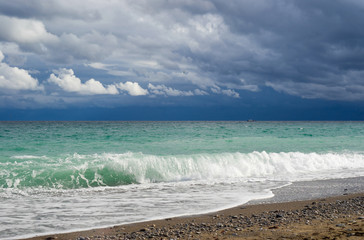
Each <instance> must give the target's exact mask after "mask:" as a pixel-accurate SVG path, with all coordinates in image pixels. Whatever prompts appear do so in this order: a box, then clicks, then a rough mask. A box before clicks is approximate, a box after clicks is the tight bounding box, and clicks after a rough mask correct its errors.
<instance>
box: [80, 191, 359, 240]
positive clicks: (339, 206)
mask: <svg viewBox="0 0 364 240" xmlns="http://www.w3.org/2000/svg"><path fill="white" fill-rule="evenodd" d="M363 206H364V197H356V198H352V199H350V200H345V201H336V202H333V203H329V204H327V203H324V202H322V201H318V202H312V204H310V205H307V206H305V207H304V208H303V209H301V210H293V211H269V212H263V213H260V214H259V215H254V214H253V215H251V216H243V215H239V216H237V215H230V216H224V215H214V216H211V222H200V223H199V222H197V221H194V222H192V221H191V222H189V223H184V224H176V225H172V224H171V226H165V227H162V228H159V227H157V226H156V225H152V226H148V228H142V229H140V230H139V231H138V232H132V233H125V232H124V233H120V234H119V235H118V236H117V238H116V239H169V240H172V239H194V238H197V239H198V238H199V236H200V235H202V234H210V235H211V236H213V235H215V236H216V238H218V239H220V237H221V236H224V235H225V236H234V237H239V236H240V235H239V234H242V232H243V231H245V229H246V231H250V230H249V227H252V226H259V227H260V229H261V231H267V230H268V229H269V230H270V231H275V229H278V228H279V227H281V226H284V225H285V224H289V223H292V222H300V223H304V224H307V225H310V224H312V220H313V219H327V220H329V221H333V220H334V219H337V218H339V217H344V216H348V215H350V214H356V215H359V216H360V215H362V216H360V217H358V218H357V219H359V220H363V219H364V208H363ZM165 220H167V221H168V220H171V219H170V218H167V219H165ZM349 225H350V224H349ZM336 227H341V228H345V227H346V225H345V224H343V223H339V224H336ZM348 231H349V230H348ZM347 234H348V236H349V235H350V236H353V235H352V234H351V233H350V232H348V233H347ZM219 236H220V237H219ZM113 238H114V239H115V237H114V236H104V237H103V238H102V239H113ZM88 239H90V240H91V239H97V238H84V237H79V238H78V239H77V240H88Z"/></svg>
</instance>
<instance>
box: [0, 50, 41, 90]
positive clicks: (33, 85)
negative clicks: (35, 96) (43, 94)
mask: <svg viewBox="0 0 364 240" xmlns="http://www.w3.org/2000/svg"><path fill="white" fill-rule="evenodd" d="M3 60H4V54H3V53H2V52H1V51H0V88H4V89H13V90H42V89H43V86H41V85H39V83H38V80H37V79H35V78H33V77H32V76H31V75H30V74H29V72H28V71H27V70H24V69H20V68H17V67H10V66H9V65H8V64H6V63H4V62H3Z"/></svg>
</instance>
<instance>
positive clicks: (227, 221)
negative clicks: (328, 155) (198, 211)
mask: <svg viewBox="0 0 364 240" xmlns="http://www.w3.org/2000/svg"><path fill="white" fill-rule="evenodd" d="M362 180H363V179H362V178H353V179H351V180H350V181H344V180H342V181H338V180H336V181H332V180H330V181H326V183H327V182H329V183H331V184H333V183H334V184H337V183H338V182H341V183H345V182H346V184H347V183H348V182H350V183H355V184H351V185H350V184H349V185H350V186H351V187H353V188H352V189H350V188H349V189H348V188H344V189H342V190H341V189H336V191H342V193H341V194H337V192H336V191H335V193H336V195H335V196H327V197H320V198H314V199H308V200H302V201H297V200H292V201H288V202H284V201H283V202H279V199H281V200H282V198H277V196H276V197H275V198H272V199H270V200H269V199H267V200H261V201H260V202H259V201H257V202H250V203H247V204H244V205H241V206H237V207H234V208H230V209H226V210H223V211H218V212H214V213H209V214H203V215H197V216H187V217H176V218H167V219H161V220H156V221H148V222H140V223H134V224H127V225H120V226H113V227H108V228H102V229H92V230H87V231H81V232H72V233H64V234H55V235H47V236H37V237H33V238H29V239H28V240H30V239H31V240H51V239H57V240H63V239H75V240H91V239H168V240H171V239H363V238H364V207H363V206H364V192H363V191H361V192H357V193H353V192H352V191H355V190H361V187H362ZM318 183H320V185H321V184H323V183H324V181H318V182H313V183H312V184H311V187H307V189H311V191H313V192H315V191H317V188H313V187H312V186H313V185H315V184H316V185H317V184H318ZM293 185H294V186H297V184H296V185H295V184H293ZM307 185H309V184H306V186H307ZM354 185H356V187H355V186H354ZM298 186H299V183H298ZM283 189H284V188H283ZM307 189H302V191H308V190H307ZM325 189H330V184H329V185H327V184H326V188H325ZM286 190H287V191H292V186H291V187H287V188H286ZM320 191H322V187H321V190H320ZM278 192H280V193H281V194H282V193H283V192H285V191H284V190H282V189H279V190H278ZM312 194H313V193H312ZM332 194H333V193H331V195H332ZM313 195H315V194H313ZM281 196H284V195H281ZM277 199H278V200H277Z"/></svg>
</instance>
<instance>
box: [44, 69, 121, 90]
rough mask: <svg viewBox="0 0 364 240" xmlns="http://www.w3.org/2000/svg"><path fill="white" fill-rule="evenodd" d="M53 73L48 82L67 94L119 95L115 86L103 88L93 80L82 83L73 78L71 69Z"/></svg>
mask: <svg viewBox="0 0 364 240" xmlns="http://www.w3.org/2000/svg"><path fill="white" fill-rule="evenodd" d="M53 72H54V73H52V74H51V75H50V77H49V79H48V81H49V82H51V83H55V84H57V85H58V86H59V87H61V88H62V89H63V90H64V91H67V92H76V93H79V94H85V95H94V94H118V93H119V91H118V90H117V88H116V87H115V85H108V86H106V87H104V86H103V85H102V83H101V82H99V81H96V80H95V79H93V78H91V79H90V80H88V81H86V82H85V83H82V82H81V79H79V78H78V77H76V76H75V74H74V72H73V70H72V69H66V68H62V69H59V70H58V71H53ZM56 74H57V76H56Z"/></svg>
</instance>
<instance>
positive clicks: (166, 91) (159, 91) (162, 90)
mask: <svg viewBox="0 0 364 240" xmlns="http://www.w3.org/2000/svg"><path fill="white" fill-rule="evenodd" d="M148 89H149V91H150V92H151V93H152V94H155V95H164V96H174V97H176V96H193V95H194V94H193V93H192V91H181V90H177V89H174V88H170V87H167V86H165V85H163V84H162V85H153V84H151V83H149V84H148Z"/></svg>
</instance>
